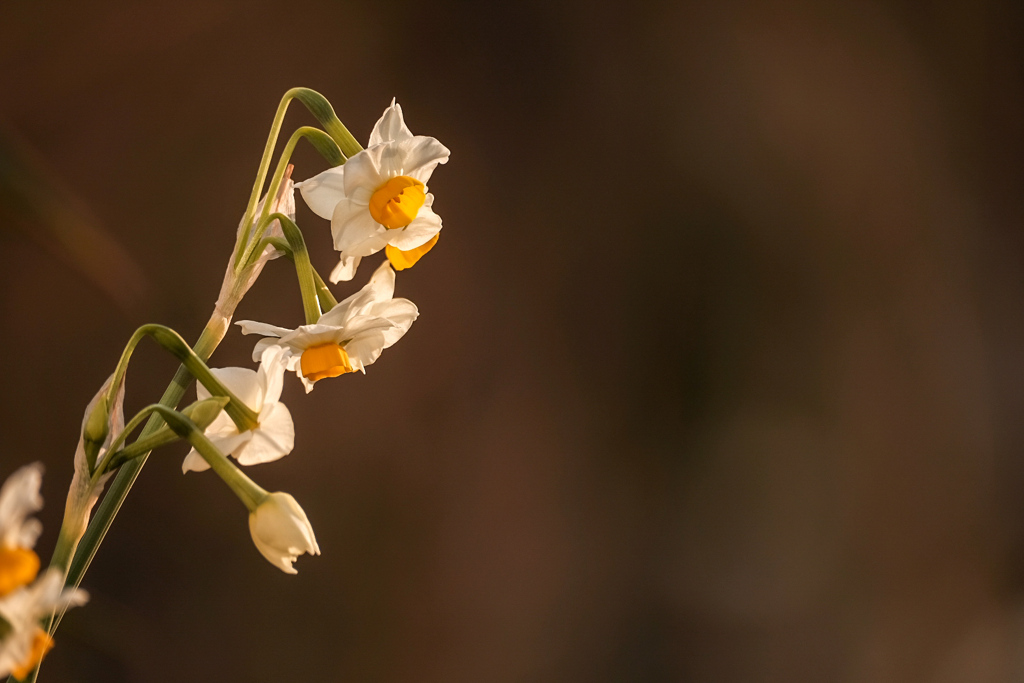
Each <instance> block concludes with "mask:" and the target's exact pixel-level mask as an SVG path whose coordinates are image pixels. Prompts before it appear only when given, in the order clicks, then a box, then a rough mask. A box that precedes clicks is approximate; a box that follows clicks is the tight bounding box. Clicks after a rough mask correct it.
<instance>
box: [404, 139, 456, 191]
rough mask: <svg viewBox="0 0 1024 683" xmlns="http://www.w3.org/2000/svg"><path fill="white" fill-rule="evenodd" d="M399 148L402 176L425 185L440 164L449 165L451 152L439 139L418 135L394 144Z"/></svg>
mask: <svg viewBox="0 0 1024 683" xmlns="http://www.w3.org/2000/svg"><path fill="white" fill-rule="evenodd" d="M392 144H393V145H395V146H396V147H398V148H399V150H400V151H399V154H400V155H401V156H402V158H403V162H402V166H403V173H402V175H407V176H409V177H411V178H415V179H416V180H418V181H420V182H421V183H423V184H424V185H426V184H427V181H428V180H430V176H431V174H433V172H434V169H435V168H437V165H438V164H446V163H448V158H449V156H450V155H451V151H450V150H449V149H448V148H447V147H445V146H444V145H442V144H441V143H440V142H438V141H437V138H432V137H427V136H426V135H417V136H416V137H414V138H412V139H410V140H404V141H402V142H397V143H392Z"/></svg>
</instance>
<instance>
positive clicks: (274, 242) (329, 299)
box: [259, 237, 338, 313]
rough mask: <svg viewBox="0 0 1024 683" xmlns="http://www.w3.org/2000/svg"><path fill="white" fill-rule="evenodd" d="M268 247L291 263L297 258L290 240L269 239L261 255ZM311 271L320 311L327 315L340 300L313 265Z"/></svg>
mask: <svg viewBox="0 0 1024 683" xmlns="http://www.w3.org/2000/svg"><path fill="white" fill-rule="evenodd" d="M267 245H270V246H273V247H274V248H275V249H278V250H279V251H281V252H282V253H284V255H285V257H286V258H287V259H288V260H289V261H294V260H295V257H294V256H293V255H292V248H291V245H289V244H288V240H285V239H282V238H280V237H267V238H265V239H264V240H263V242H262V243H261V244H260V246H259V253H263V250H264V249H265V248H266V247H267ZM310 269H311V270H312V271H313V284H314V285H315V286H316V298H317V299H319V300H320V309H321V310H322V311H323V312H324V313H326V312H327V311H329V310H331V309H332V308H334V307H335V306H337V305H338V300H337V299H335V298H334V293H333V292H331V289H330V287H328V286H327V283H326V282H324V279H323V278H322V277H320V273H319V272H317V269H316V268H313V266H312V265H311V266H310Z"/></svg>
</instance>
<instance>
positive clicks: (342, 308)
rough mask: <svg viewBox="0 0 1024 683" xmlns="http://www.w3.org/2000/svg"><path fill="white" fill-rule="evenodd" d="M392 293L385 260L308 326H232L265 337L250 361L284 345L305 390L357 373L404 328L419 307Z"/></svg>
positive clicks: (391, 277)
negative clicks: (349, 292) (348, 294)
mask: <svg viewBox="0 0 1024 683" xmlns="http://www.w3.org/2000/svg"><path fill="white" fill-rule="evenodd" d="M394 292H395V271H394V270H392V269H391V266H390V265H389V264H388V262H387V261H385V262H384V263H382V264H381V265H380V267H379V268H377V270H376V271H375V272H374V274H373V277H371V278H370V281H369V282H368V283H367V284H366V286H365V287H363V288H362V289H361V290H359V291H358V292H356V293H355V294H353V295H352V296H350V297H348V298H347V299H345V300H344V301H342V302H340V303H339V304H338V305H337V306H335V307H334V308H332V309H331V310H330V311H328V312H327V313H324V314H323V315H322V316H321V317H320V320H318V321H317V322H316V323H314V324H312V325H303V326H301V327H298V328H296V329H294V330H290V329H288V328H285V327H276V326H274V325H268V324H266V323H260V322H255V321H252V320H242V321H239V323H238V324H239V325H240V326H241V328H242V333H243V334H262V335H265V336H267V337H269V338H268V339H263V340H261V341H259V342H257V343H256V347H255V348H254V349H253V358H254V359H255V358H259V357H261V356H262V354H263V352H264V350H265V349H267V348H268V347H270V346H281V347H283V348H285V349H287V350H288V352H289V354H290V359H289V361H288V369H289V370H292V371H294V372H295V373H296V374H297V375H298V376H299V378H300V379H302V382H303V384H304V385H305V386H306V391H307V392H309V391H311V390H312V389H313V383H314V382H317V381H319V380H321V379H325V378H327V377H337V376H339V375H342V374H345V373H347V372H355V371H356V370H359V371H363V370H364V369H365V367H366V366H367V365H370V364H372V363H373V362H374V361H376V360H377V358H379V357H380V354H381V352H382V351H383V350H384V349H386V348H388V347H389V346H391V345H392V344H394V343H395V342H397V341H398V340H399V339H401V338H402V336H403V335H404V334H405V333H406V332H407V331H408V330H409V327H411V326H412V323H413V321H414V320H416V317H417V316H418V315H419V311H418V310H417V309H416V304H414V303H413V302H411V301H409V300H408V299H401V298H399V299H395V298H392V297H393V296H394Z"/></svg>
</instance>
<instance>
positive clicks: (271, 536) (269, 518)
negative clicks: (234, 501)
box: [249, 491, 320, 574]
mask: <svg viewBox="0 0 1024 683" xmlns="http://www.w3.org/2000/svg"><path fill="white" fill-rule="evenodd" d="M249 532H250V533H251V534H252V541H253V543H255V544H256V548H257V549H258V550H259V551H260V553H262V554H263V557H265V558H267V560H269V561H270V564H272V565H274V566H275V567H277V568H278V569H280V570H281V571H283V572H284V573H285V574H297V573H298V572H297V571H295V568H294V567H293V566H292V564H293V563H294V562H295V560H297V559H299V555H302V554H303V553H309V554H310V555H319V554H320V546H318V545H317V544H316V537H315V536H314V535H313V527H312V525H311V524H310V523H309V519H308V518H307V517H306V513H305V512H304V511H303V510H302V508H301V507H299V504H298V503H297V502H295V499H294V498H292V497H291V496H290V495H289V494H287V493H282V492H280V491H278V492H277V493H271V494H269V495H268V496H267V497H266V498H265V499H264V500H263V502H262V503H260V504H259V506H258V507H257V508H256V509H255V510H253V511H252V512H251V513H250V514H249Z"/></svg>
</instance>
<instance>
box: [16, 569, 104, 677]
mask: <svg viewBox="0 0 1024 683" xmlns="http://www.w3.org/2000/svg"><path fill="white" fill-rule="evenodd" d="M88 598H89V596H88V594H87V593H86V592H85V591H83V590H79V589H76V588H64V576H63V574H62V573H61V572H60V570H58V569H48V570H47V571H46V572H45V573H44V574H43V575H42V576H41V577H39V579H38V580H37V581H36V582H35V583H33V584H31V585H29V586H25V587H23V588H19V589H18V590H16V591H14V592H13V593H11V594H9V595H6V596H4V597H3V598H0V676H7V675H8V674H13V675H14V677H15V678H18V679H21V678H24V677H25V676H27V675H28V674H29V673H30V672H31V671H32V670H33V669H34V668H35V667H36V665H37V664H39V662H40V661H41V660H42V658H43V656H44V655H45V654H46V653H47V652H48V651H49V650H50V648H52V647H53V639H52V638H50V636H48V635H47V634H46V631H44V630H43V629H41V628H40V627H39V620H40V619H42V618H43V617H45V616H47V615H49V614H52V613H53V611H54V610H63V609H67V608H68V607H73V606H75V605H81V604H84V603H85V601H86V600H87V599H88Z"/></svg>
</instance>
